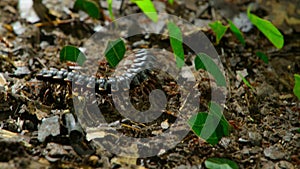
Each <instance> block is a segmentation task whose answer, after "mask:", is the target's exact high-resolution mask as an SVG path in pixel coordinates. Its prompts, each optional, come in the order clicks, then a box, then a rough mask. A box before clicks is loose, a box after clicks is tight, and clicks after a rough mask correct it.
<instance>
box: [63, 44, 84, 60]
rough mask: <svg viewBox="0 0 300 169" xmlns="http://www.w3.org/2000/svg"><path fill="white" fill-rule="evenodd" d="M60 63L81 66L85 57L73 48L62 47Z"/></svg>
mask: <svg viewBox="0 0 300 169" xmlns="http://www.w3.org/2000/svg"><path fill="white" fill-rule="evenodd" d="M59 59H60V61H61V62H65V61H72V62H76V63H78V64H79V65H83V63H84V62H85V60H86V57H85V55H84V54H83V53H82V52H81V51H80V50H79V49H78V48H77V47H75V46H70V45H69V46H64V47H63V48H62V50H61V51H60V54H59Z"/></svg>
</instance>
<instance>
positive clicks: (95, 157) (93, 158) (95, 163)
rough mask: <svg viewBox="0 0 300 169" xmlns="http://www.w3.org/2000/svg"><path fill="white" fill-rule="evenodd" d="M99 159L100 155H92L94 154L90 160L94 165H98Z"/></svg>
mask: <svg viewBox="0 0 300 169" xmlns="http://www.w3.org/2000/svg"><path fill="white" fill-rule="evenodd" d="M98 161H99V157H98V156H95V155H92V156H90V158H89V162H90V163H91V164H92V165H97V163H98Z"/></svg>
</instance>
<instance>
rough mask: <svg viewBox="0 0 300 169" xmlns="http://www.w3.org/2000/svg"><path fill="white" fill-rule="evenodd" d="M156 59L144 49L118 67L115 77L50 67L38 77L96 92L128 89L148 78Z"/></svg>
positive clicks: (38, 74) (37, 76) (37, 75)
mask: <svg viewBox="0 0 300 169" xmlns="http://www.w3.org/2000/svg"><path fill="white" fill-rule="evenodd" d="M154 61H155V57H153V56H152V54H151V53H150V52H148V51H147V50H144V49H142V50H139V51H137V52H136V53H135V55H134V59H132V62H131V63H124V65H123V66H122V67H121V68H117V70H116V71H115V72H116V73H115V76H114V77H108V78H106V77H94V76H88V75H84V74H81V73H80V72H75V71H68V70H66V69H60V70H58V69H56V68H50V69H49V70H45V69H44V70H42V71H40V72H39V73H37V74H36V78H37V79H39V80H46V81H53V82H70V83H74V84H75V85H78V86H85V87H86V88H88V89H95V91H96V92H101V91H107V92H110V91H111V90H112V91H118V90H120V89H122V90H128V89H129V88H130V85H138V84H139V83H141V82H142V81H144V80H145V79H147V77H148V76H149V75H150V74H151V70H149V68H150V67H151V66H150V65H151V64H153V63H154Z"/></svg>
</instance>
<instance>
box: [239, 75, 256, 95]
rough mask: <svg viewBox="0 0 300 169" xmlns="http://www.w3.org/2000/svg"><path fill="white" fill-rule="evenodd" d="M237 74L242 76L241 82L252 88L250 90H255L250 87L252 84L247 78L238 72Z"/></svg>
mask: <svg viewBox="0 0 300 169" xmlns="http://www.w3.org/2000/svg"><path fill="white" fill-rule="evenodd" d="M239 76H240V77H241V78H242V80H243V82H244V83H245V84H246V85H247V86H248V87H249V88H250V89H251V90H252V91H255V90H254V88H253V87H252V85H251V84H250V83H249V82H248V80H247V79H246V78H245V77H244V76H243V75H242V74H240V73H239Z"/></svg>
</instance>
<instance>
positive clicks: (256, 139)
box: [248, 132, 262, 146]
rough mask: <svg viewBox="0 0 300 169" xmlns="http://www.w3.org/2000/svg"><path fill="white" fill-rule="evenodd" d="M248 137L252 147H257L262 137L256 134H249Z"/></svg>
mask: <svg viewBox="0 0 300 169" xmlns="http://www.w3.org/2000/svg"><path fill="white" fill-rule="evenodd" d="M248 136H249V140H250V142H251V143H252V144H253V145H256V146H259V145H260V144H261V140H262V136H261V134H259V133H258V132H249V133H248Z"/></svg>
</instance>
